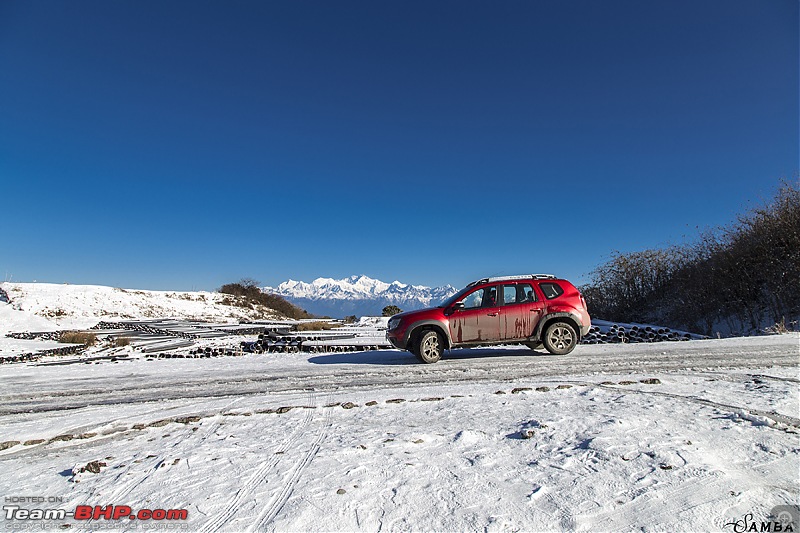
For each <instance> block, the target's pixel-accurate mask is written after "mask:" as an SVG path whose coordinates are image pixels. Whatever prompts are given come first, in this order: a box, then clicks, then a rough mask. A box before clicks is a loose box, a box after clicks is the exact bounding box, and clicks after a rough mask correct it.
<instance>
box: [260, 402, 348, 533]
mask: <svg viewBox="0 0 800 533" xmlns="http://www.w3.org/2000/svg"><path fill="white" fill-rule="evenodd" d="M331 398H332V396H331V395H328V397H327V398H326V401H325V403H326V404H327V403H330V401H331ZM333 409H334V408H333V407H330V408H326V409H325V410H324V417H323V421H322V428H321V429H320V431H319V434H318V435H317V438H316V439H315V440H314V442H312V443H311V446H310V447H309V449H308V451H307V452H306V454H305V455H304V456H303V457H302V458H301V459H300V461H298V463H297V464H295V466H294V467H293V468H292V470H291V473H290V474H289V476H288V478H287V479H286V480H285V481H284V483H283V486H282V488H281V490H280V492H279V493H278V495H277V496H276V497H275V498H274V499H273V500H272V501H271V502H270V503H269V505H267V507H265V508H264V509H263V510H262V511H261V513H260V514H259V516H258V517H257V518H256V521H255V522H254V523H253V525H251V526H250V527H249V528H247V531H263V530H264V529H265V528H266V527H267V526H268V525H269V524H270V522H272V520H274V519H275V517H276V516H277V515H278V513H279V512H280V510H281V509H282V508H283V506H284V505H286V502H288V501H289V498H290V497H291V496H292V493H293V492H294V489H295V487H296V486H297V484H298V482H299V481H300V477H301V476H302V475H303V472H304V471H305V469H306V468H307V467H308V465H309V464H311V461H313V460H314V457H316V455H317V453H318V452H319V450H320V447H321V445H322V441H324V440H325V438H326V437H327V435H328V431H329V429H330V428H331V426H332V423H331V417H332V413H333Z"/></svg>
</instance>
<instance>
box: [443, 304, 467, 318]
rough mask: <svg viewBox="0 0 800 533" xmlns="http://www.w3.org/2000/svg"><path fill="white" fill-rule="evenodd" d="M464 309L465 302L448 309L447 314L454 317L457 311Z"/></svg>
mask: <svg viewBox="0 0 800 533" xmlns="http://www.w3.org/2000/svg"><path fill="white" fill-rule="evenodd" d="M462 309H464V302H456V303H454V304H453V305H451V306H450V307H448V308H447V314H448V315H452V314H453V313H455V312H456V311H460V310H462Z"/></svg>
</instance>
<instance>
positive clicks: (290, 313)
mask: <svg viewBox="0 0 800 533" xmlns="http://www.w3.org/2000/svg"><path fill="white" fill-rule="evenodd" d="M218 291H219V292H221V293H222V294H230V295H231V296H236V297H238V298H236V299H235V300H234V301H233V302H232V304H230V305H235V306H238V307H244V308H246V309H254V308H255V306H256V305H263V306H265V307H269V308H270V309H274V310H275V311H277V312H279V313H281V314H282V315H284V316H287V317H289V318H295V319H302V318H315V317H313V316H312V315H310V314H309V313H307V312H306V311H304V310H303V309H300V308H299V307H297V306H296V305H294V304H291V303H289V302H288V301H286V299H285V298H283V297H282V296H279V295H277V294H268V293H266V292H263V291H262V290H261V289H260V288H259V287H258V282H257V281H255V280H252V279H243V280H241V281H240V282H239V283H226V284H225V285H223V286H222V287H220V288H219V289H218ZM223 303H224V302H223Z"/></svg>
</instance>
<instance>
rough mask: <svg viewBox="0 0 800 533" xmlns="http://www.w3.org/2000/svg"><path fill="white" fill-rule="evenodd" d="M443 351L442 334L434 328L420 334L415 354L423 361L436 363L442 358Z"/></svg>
mask: <svg viewBox="0 0 800 533" xmlns="http://www.w3.org/2000/svg"><path fill="white" fill-rule="evenodd" d="M443 351H444V341H443V340H442V336H441V335H439V334H438V333H437V332H435V331H433V330H428V331H426V332H424V333H423V334H422V335H420V337H419V343H418V344H417V346H416V351H415V352H414V355H416V356H417V357H418V358H419V360H420V361H422V362H423V363H435V362H436V361H438V360H439V359H441V358H442V352H443Z"/></svg>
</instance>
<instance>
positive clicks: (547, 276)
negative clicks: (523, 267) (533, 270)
mask: <svg viewBox="0 0 800 533" xmlns="http://www.w3.org/2000/svg"><path fill="white" fill-rule="evenodd" d="M515 279H556V277H555V276H554V275H553V274H519V275H517V276H494V277H491V278H483V279H479V280H476V281H473V282H472V283H470V284H469V285H467V287H471V286H473V285H477V284H479V283H489V282H490V281H511V280H515Z"/></svg>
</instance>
